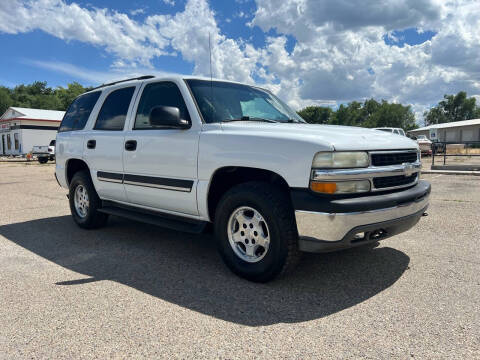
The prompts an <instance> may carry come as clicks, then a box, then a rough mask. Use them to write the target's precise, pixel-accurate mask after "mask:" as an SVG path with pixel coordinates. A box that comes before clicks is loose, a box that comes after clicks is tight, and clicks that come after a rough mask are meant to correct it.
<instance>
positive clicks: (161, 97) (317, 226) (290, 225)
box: [56, 76, 430, 282]
mask: <svg viewBox="0 0 480 360" xmlns="http://www.w3.org/2000/svg"><path fill="white" fill-rule="evenodd" d="M376 134H377V133H376V132H375V131H373V130H370V129H362V128H354V127H344V126H323V125H309V124H307V123H305V122H304V121H303V119H301V118H300V117H299V116H298V115H297V114H296V113H295V111H293V110H291V109H290V108H289V107H288V106H287V105H285V103H283V102H282V101H281V100H280V99H278V98H277V97H276V96H274V95H273V94H272V93H271V92H269V91H268V90H264V89H261V88H258V87H254V86H248V85H243V84H239V83H234V82H228V81H210V80H205V79H199V78H193V77H168V78H164V79H159V78H154V77H151V76H144V77H140V78H136V79H129V80H128V81H122V82H117V83H113V84H108V85H105V86H102V87H100V88H97V89H94V90H92V91H90V92H88V93H85V94H83V95H81V96H79V97H78V98H77V99H75V100H74V101H73V103H72V104H71V105H70V107H69V109H68V111H67V112H66V114H65V117H64V119H63V121H62V124H61V126H60V129H59V133H58V135H57V142H56V145H57V146H56V150H57V154H56V157H57V163H56V176H57V179H58V181H59V183H60V185H61V186H63V187H65V188H68V189H69V201H70V208H71V212H72V216H73V219H74V220H75V222H76V223H77V224H78V225H79V226H80V227H83V228H97V227H100V226H102V225H104V224H105V222H106V220H107V216H108V215H117V216H123V217H128V218H131V219H135V220H139V221H144V222H148V223H152V224H158V225H162V226H166V227H169V228H173V229H179V230H185V231H190V232H201V231H203V230H204V229H205V228H206V225H208V224H209V223H213V225H214V226H213V228H214V231H215V237H216V241H217V243H218V249H219V251H220V254H221V255H222V257H223V259H224V260H225V262H226V264H227V265H228V267H229V268H230V269H231V270H232V271H233V272H235V273H236V274H238V275H240V276H242V277H245V278H247V279H249V280H253V281H262V282H263V281H268V280H270V279H272V278H274V277H275V276H277V275H280V274H284V273H285V272H287V271H288V270H290V269H291V268H293V266H294V265H295V263H296V262H297V260H298V258H299V255H300V253H301V252H302V251H307V252H324V251H332V250H338V249H343V248H348V247H353V246H359V245H363V244H371V243H376V242H377V241H378V240H382V239H385V238H387V237H390V236H392V235H396V234H398V233H400V232H403V231H406V230H408V229H409V228H411V227H412V226H414V225H415V224H416V223H417V221H418V220H419V219H420V217H421V216H422V214H424V212H425V210H426V208H427V206H428V202H429V194H430V184H429V183H427V182H426V181H423V180H420V179H419V175H420V165H421V164H420V155H419V150H418V145H417V144H416V143H415V142H414V141H412V140H410V139H408V138H406V137H405V138H403V139H400V138H399V137H398V136H394V135H386V136H377V135H376Z"/></svg>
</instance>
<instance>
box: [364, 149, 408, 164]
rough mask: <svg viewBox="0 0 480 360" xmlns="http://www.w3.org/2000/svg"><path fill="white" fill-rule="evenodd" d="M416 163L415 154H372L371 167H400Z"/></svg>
mask: <svg viewBox="0 0 480 360" xmlns="http://www.w3.org/2000/svg"><path fill="white" fill-rule="evenodd" d="M416 161H417V153H416V152H412V151H410V152H399V153H384V154H372V165H373V166H388V165H401V164H403V163H413V162H416Z"/></svg>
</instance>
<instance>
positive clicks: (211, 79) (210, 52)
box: [208, 32, 213, 105]
mask: <svg viewBox="0 0 480 360" xmlns="http://www.w3.org/2000/svg"><path fill="white" fill-rule="evenodd" d="M208 52H209V55H210V101H211V102H212V105H213V72H212V44H211V42H210V32H209V33H208Z"/></svg>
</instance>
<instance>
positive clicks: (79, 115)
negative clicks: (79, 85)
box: [58, 91, 101, 131]
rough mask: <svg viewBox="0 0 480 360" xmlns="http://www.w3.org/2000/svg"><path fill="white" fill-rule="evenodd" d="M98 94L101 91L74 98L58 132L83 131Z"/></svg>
mask: <svg viewBox="0 0 480 360" xmlns="http://www.w3.org/2000/svg"><path fill="white" fill-rule="evenodd" d="M100 94H101V91H95V92H92V93H88V94H85V95H82V96H80V97H78V98H76V99H75V100H74V101H73V102H72V104H71V105H70V106H69V108H68V110H67V112H66V113H65V115H64V117H63V120H62V123H61V124H60V129H58V131H72V130H81V129H83V128H84V127H85V124H86V123H87V120H88V117H89V116H90V113H91V112H92V110H93V107H94V106H95V104H96V102H97V100H98V97H99V96H100Z"/></svg>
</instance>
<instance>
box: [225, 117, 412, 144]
mask: <svg viewBox="0 0 480 360" xmlns="http://www.w3.org/2000/svg"><path fill="white" fill-rule="evenodd" d="M222 129H223V131H225V132H232V133H243V134H245V135H251V136H263V137H272V138H288V139H292V140H300V141H307V142H311V143H317V144H319V145H322V146H329V147H331V148H332V150H336V151H345V150H397V149H418V144H417V143H416V142H415V141H413V140H411V139H409V138H407V137H406V136H401V135H395V134H390V133H387V132H384V131H377V130H372V129H366V128H360V127H354V126H338V125H315V124H298V123H263V122H255V121H236V122H228V123H222Z"/></svg>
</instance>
